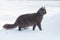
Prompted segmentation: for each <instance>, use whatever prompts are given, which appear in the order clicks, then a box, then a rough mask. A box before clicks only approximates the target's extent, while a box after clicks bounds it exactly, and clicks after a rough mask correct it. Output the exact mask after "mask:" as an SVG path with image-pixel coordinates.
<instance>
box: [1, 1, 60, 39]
mask: <svg viewBox="0 0 60 40" xmlns="http://www.w3.org/2000/svg"><path fill="white" fill-rule="evenodd" d="M41 6H45V7H46V10H47V14H46V15H45V16H44V19H43V21H42V29H43V30H42V31H40V30H39V29H38V28H36V30H35V31H33V30H32V27H30V28H28V29H26V30H22V31H18V28H16V29H12V30H5V29H3V28H2V26H3V25H4V24H6V23H14V22H15V20H16V18H17V17H18V16H19V15H22V14H26V13H33V12H37V10H38V9H39V8H40V7H41ZM0 40H60V1H8V0H3V1H1V0H0Z"/></svg>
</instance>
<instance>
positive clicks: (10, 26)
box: [3, 23, 17, 29]
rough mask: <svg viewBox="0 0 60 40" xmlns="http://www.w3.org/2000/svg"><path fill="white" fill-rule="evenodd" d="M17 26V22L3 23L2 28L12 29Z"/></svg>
mask: <svg viewBox="0 0 60 40" xmlns="http://www.w3.org/2000/svg"><path fill="white" fill-rule="evenodd" d="M16 27H17V24H16V23H14V24H5V25H4V26H3V28H4V29H13V28H16Z"/></svg>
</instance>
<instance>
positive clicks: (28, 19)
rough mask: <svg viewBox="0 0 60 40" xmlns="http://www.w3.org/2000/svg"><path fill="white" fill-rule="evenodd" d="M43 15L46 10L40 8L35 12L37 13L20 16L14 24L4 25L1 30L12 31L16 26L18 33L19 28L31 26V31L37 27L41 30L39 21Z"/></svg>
mask: <svg viewBox="0 0 60 40" xmlns="http://www.w3.org/2000/svg"><path fill="white" fill-rule="evenodd" d="M45 14H46V9H45V8H44V7H41V8H40V9H39V10H38V11H37V13H33V14H25V15H21V16H19V17H18V18H17V20H16V22H15V23H14V24H5V25H4V26H3V28H5V29H12V28H15V27H17V26H18V27H19V31H20V30H21V28H25V27H29V26H33V30H35V27H36V25H37V26H38V28H39V29H40V30H42V28H41V21H42V19H43V16H44V15H45Z"/></svg>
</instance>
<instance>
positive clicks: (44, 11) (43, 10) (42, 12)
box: [37, 7, 46, 15]
mask: <svg viewBox="0 0 60 40" xmlns="http://www.w3.org/2000/svg"><path fill="white" fill-rule="evenodd" d="M37 14H40V15H44V14H46V9H45V7H41V8H40V9H39V10H38V12H37Z"/></svg>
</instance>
